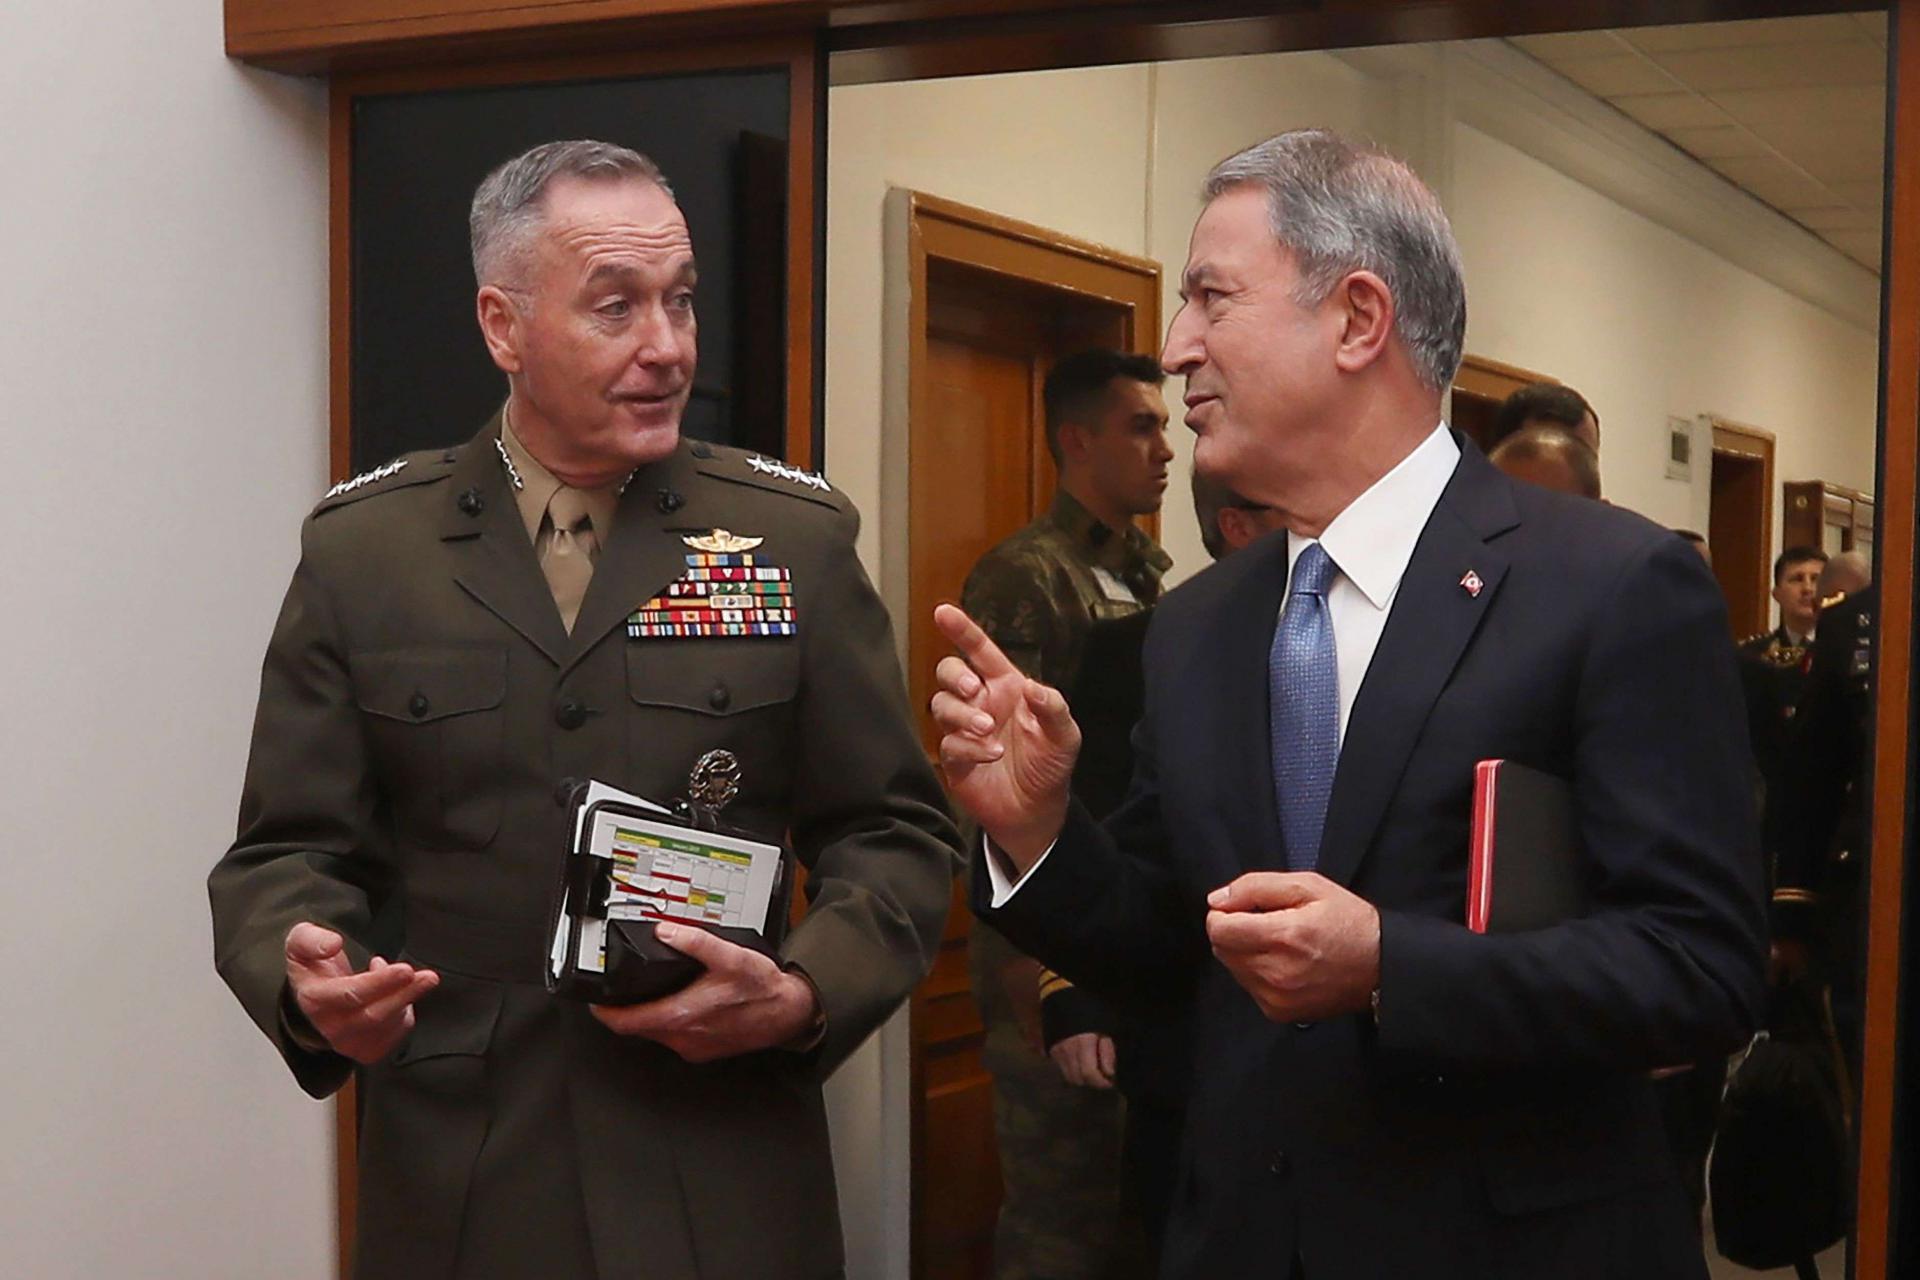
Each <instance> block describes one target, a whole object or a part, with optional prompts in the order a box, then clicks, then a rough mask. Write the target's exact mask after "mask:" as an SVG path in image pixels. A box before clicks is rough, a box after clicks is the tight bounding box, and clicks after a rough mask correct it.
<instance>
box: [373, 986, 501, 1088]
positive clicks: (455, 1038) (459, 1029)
mask: <svg viewBox="0 0 1920 1280" xmlns="http://www.w3.org/2000/svg"><path fill="white" fill-rule="evenodd" d="M505 995H506V988H505V987H504V986H502V985H501V984H500V983H497V982H482V981H479V980H477V979H463V978H460V977H457V976H454V975H450V974H444V973H443V974H441V975H440V986H439V987H438V988H436V989H435V990H434V991H433V992H431V993H430V994H428V996H427V997H426V998H425V999H423V1000H421V1001H420V1003H418V1004H416V1005H415V1006H414V1018H415V1022H414V1024H413V1030H412V1031H409V1032H408V1033H407V1038H406V1039H404V1040H402V1041H401V1042H400V1047H399V1048H398V1049H395V1050H394V1051H393V1057H392V1058H390V1059H388V1061H389V1062H390V1063H391V1064H392V1065H393V1066H396V1067H403V1066H405V1065H407V1064H408V1063H409V1062H424V1061H425V1060H427V1059H429V1058H447V1057H470V1058H477V1057H484V1056H485V1055H486V1052H487V1046H488V1045H489V1044H491V1043H492V1042H493V1028H494V1024H495V1023H496V1022H498V1021H499V1020H500V1002H501V1001H502V1000H503V999H504V998H505Z"/></svg>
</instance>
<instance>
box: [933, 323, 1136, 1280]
mask: <svg viewBox="0 0 1920 1280" xmlns="http://www.w3.org/2000/svg"><path fill="white" fill-rule="evenodd" d="M1163 376H1164V375H1163V374H1162V373H1161V370H1160V367H1159V365H1158V364H1157V363H1155V362H1154V361H1153V360H1152V359H1151V358H1149V357H1146V356H1128V355H1122V354H1121V353H1119V352H1114V351H1087V352H1082V353H1080V354H1078V355H1075V356H1070V357H1068V358H1067V359H1065V360H1062V361H1061V362H1060V363H1059V364H1058V365H1056V366H1055V367H1054V369H1053V371H1052V373H1051V374H1050V375H1049V376H1048V378H1047V382H1046V388H1045V402H1046V428H1047V444H1048V447H1049V449H1050V450H1051V452H1052V454H1053V457H1054V461H1055V463H1056V464H1057V465H1058V468H1059V479H1060V484H1059V489H1058V492H1057V494H1056V496H1055V498H1054V502H1053V506H1052V509H1051V510H1049V511H1048V512H1047V513H1046V514H1045V515H1043V516H1041V517H1040V518H1039V519H1038V520H1035V521H1034V522H1033V523H1032V524H1030V525H1028V526H1026V527H1025V528H1023V529H1021V530H1019V531H1018V532H1017V533H1015V534H1013V535H1012V536H1011V537H1009V538H1007V539H1006V540H1005V541H1004V542H1002V543H1000V544H999V545H998V546H996V547H994V548H993V549H992V550H991V551H989V552H988V553H987V554H986V555H985V556H983V557H981V559H980V562H979V563H978V564H977V565H975V566H974V569H973V572H972V573H971V574H970V575H968V577H967V582H966V588H965V591H964V593H963V595H962V597H961V607H962V608H964V609H965V610H966V611H967V612H968V614H970V615H971V616H972V617H974V618H976V619H978V620H979V622H980V625H981V626H982V627H983V628H985V629H986V631H987V634H988V635H990V636H992V637H993V638H994V640H995V642H996V643H998V644H999V645H1000V646H1001V648H1002V649H1004V650H1005V651H1006V653H1007V655H1008V657H1010V658H1011V659H1012V660H1013V661H1014V662H1015V663H1017V664H1018V665H1019V666H1020V668H1021V669H1022V670H1023V671H1025V672H1026V673H1027V674H1029V675H1031V676H1033V677H1035V678H1036V679H1039V680H1043V681H1045V682H1046V683H1048V684H1050V685H1052V686H1053V687H1055V688H1058V689H1066V688H1071V687H1072V686H1073V680H1074V676H1075V674H1076V672H1077V670H1078V667H1079V663H1080V654H1081V650H1082V648H1083V646H1084V645H1085V643H1086V637H1087V632H1088V631H1089V630H1090V629H1091V628H1092V627H1093V625H1094V624H1095V623H1096V622H1100V621H1104V620H1107V619H1111V618H1121V617H1125V616H1127V615H1128V614H1132V613H1136V612H1138V611H1140V610H1142V609H1145V608H1148V607H1150V606H1151V605H1152V604H1153V602H1154V601H1155V600H1156V599H1157V598H1158V597H1159V594H1160V578H1161V575H1162V574H1163V573H1165V572H1166V570H1167V568H1168V567H1169V566H1170V565H1171V564H1172V561H1170V560H1169V559H1168V558H1167V555H1166V553H1165V552H1164V551H1162V550H1161V549H1160V548H1159V547H1158V546H1157V545H1155V544H1154V542H1153V540H1152V539H1151V538H1149V537H1147V536H1146V535H1145V534H1144V533H1142V532H1141V531H1140V530H1139V529H1137V528H1136V527H1134V524H1133V517H1134V516H1137V515H1145V514H1147V513H1149V512H1153V511H1157V510H1159V508H1160V500H1161V496H1162V494H1163V493H1164V492H1165V490H1166V483H1167V463H1168V462H1169V461H1170V460H1171V459H1172V457H1173V453H1172V450H1170V449H1169V448H1168V447H1167V438H1166V425H1167V410H1166V404H1165V402H1164V401H1163V400H1162V398H1161V395H1160V382H1161V380H1162V377H1163ZM972 938H973V942H972V954H971V963H972V971H973V987H974V993H975V996H976V998H977V999H978V1001H979V1004H980V1010H981V1016H982V1019H983V1020H984V1021H985V1023H986V1025H987V1041H986V1047H985V1052H984V1055H983V1056H984V1058H985V1061H986V1064H987V1069H988V1070H989V1071H990V1072H992V1074H993V1081H994V1127H995V1133H996V1136H997V1137H998V1140H999V1147H1000V1170H1001V1180H1002V1183H1003V1184H1004V1186H1005V1188H1006V1193H1005V1195H1004V1196H1003V1198H1002V1202H1001V1209H1000V1219H999V1222H998V1224H997V1226H996V1230H995V1238H994V1259H995V1271H994V1274H995V1275H996V1277H998V1280H1076V1278H1078V1277H1086V1278H1088V1280H1094V1278H1097V1277H1111V1276H1119V1275H1128V1276H1131V1275H1143V1274H1144V1275H1150V1274H1152V1271H1153V1269H1154V1268H1153V1266H1152V1263H1151V1260H1150V1259H1146V1258H1143V1257H1140V1256H1138V1255H1140V1254H1142V1253H1144V1252H1145V1250H1144V1247H1143V1246H1142V1245H1141V1244H1140V1243H1139V1238H1138V1237H1134V1236H1125V1237H1123V1236H1122V1235H1121V1234H1120V1233H1119V1232H1118V1231H1117V1230H1116V1223H1117V1222H1118V1219H1119V1212H1120V1201H1119V1196H1120V1136H1121V1122H1122V1116H1121V1106H1122V1103H1121V1100H1120V1098H1119V1095H1118V1094H1116V1093H1115V1092H1114V1089H1113V1083H1114V1071H1115V1066H1116V1063H1115V1054H1114V1042H1113V1038H1112V1032H1113V1030H1114V1025H1113V1019H1112V1016H1111V1014H1110V1013H1109V1012H1108V1011H1106V1010H1104V1009H1102V1008H1100V1007H1099V1006H1098V1005H1097V1003H1096V1002H1095V1001H1094V1000H1093V999H1092V997H1090V996H1088V995H1086V994H1085V993H1083V992H1080V991H1078V990H1076V989H1074V988H1073V987H1072V985H1071V984H1069V983H1068V982H1067V981H1066V980H1065V979H1063V978H1061V977H1059V976H1058V975H1056V974H1052V973H1050V972H1047V971H1045V970H1044V969H1042V968H1041V966H1040V965H1039V964H1038V963H1037V962H1036V961H1033V960H1030V959H1028V958H1027V957H1025V956H1022V955H1020V954H1019V953H1018V952H1016V951H1014V950H1013V949H1012V947H1010V946H1009V945H1008V944H1007V942H1006V940H1005V939H1003V938H1001V937H1000V936H999V935H998V934H996V933H994V932H993V930H991V929H990V928H988V927H987V926H985V925H982V924H979V923H976V924H975V925H974V927H973V935H972ZM1043 1050H1044V1052H1043Z"/></svg>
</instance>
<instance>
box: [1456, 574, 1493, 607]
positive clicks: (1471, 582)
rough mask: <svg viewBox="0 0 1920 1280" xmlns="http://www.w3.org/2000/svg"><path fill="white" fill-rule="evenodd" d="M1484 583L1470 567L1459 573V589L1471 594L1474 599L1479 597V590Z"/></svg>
mask: <svg viewBox="0 0 1920 1280" xmlns="http://www.w3.org/2000/svg"><path fill="white" fill-rule="evenodd" d="M1486 585H1487V584H1486V583H1484V582H1482V581H1480V575H1479V574H1477V573H1475V572H1474V571H1473V570H1471V569H1469V570H1467V571H1466V572H1465V573H1463V574H1461V575H1460V589H1461V590H1462V591H1464V592H1466V593H1467V594H1468V595H1470V596H1472V597H1473V598H1474V599H1475V600H1478V599H1479V598H1480V591H1481V589H1482V588H1484V587H1485V586H1486Z"/></svg>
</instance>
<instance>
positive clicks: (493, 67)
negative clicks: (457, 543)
mask: <svg viewBox="0 0 1920 1280" xmlns="http://www.w3.org/2000/svg"><path fill="white" fill-rule="evenodd" d="M823 63H824V55H823V54H822V52H821V48H820V45H819V42H818V40H817V39H815V38H814V37H812V36H811V35H804V34H803V35H796V36H791V37H786V38H782V39H774V40H752V41H740V42H730V43H712V44H705V45H699V46H688V47H681V48H667V49H654V50H648V51H644V52H641V51H626V50H623V51H616V52H609V53H595V54H584V55H579V54H577V55H572V56H559V57H545V58H523V59H519V60H514V61H501V62H486V63H467V64H457V65H432V66H420V67H401V68H388V69H381V70H374V71H363V72H356V73H346V74H341V75H338V76H335V77H334V79H333V81H332V83H331V85H330V86H329V95H328V143H327V146H328V154H327V197H328V218H327V242H328V262H327V267H328V352H329V364H328V422H329V441H328V452H329V463H330V470H331V472H332V476H333V479H334V480H335V481H336V482H337V481H340V480H343V479H345V478H346V477H347V476H348V474H349V473H350V472H351V470H352V447H353V368H352V355H353V343H352V335H353V329H352V324H353V234H352V232H353V225H352V215H353V104H354V100H355V99H357V98H360V97H363V96H373V95H387V94H404V93H432V92H436V91H440V90H446V89H472V88H483V87H490V86H510V85H532V84H553V83H559V82H563V81H569V80H604V79H611V78H624V77H637V76H654V75H671V74H676V73H698V72H712V71H734V70H751V69H759V68H767V69H773V68H778V69H781V70H784V71H786V73H787V86H788V134H787V146H788V152H787V154H788V157H789V159H788V167H787V308H786V331H787V344H786V346H787V351H786V366H787V367H786V376H787V383H786V401H787V403H786V447H787V460H788V461H789V462H791V463H793V465H795V466H798V467H801V468H803V469H806V470H816V469H818V468H819V467H820V465H821V464H822V463H823V461H824V457H825V450H824V447H823V438H822V431H821V427H822V423H823V420H824V413H823V409H822V405H823V395H824V387H823V377H822V369H823V364H824V343H823V342H822V340H821V334H822V331H823V329H824V327H825V318H826V303H825V293H824V290H822V289H821V288H819V287H818V280H819V278H820V261H821V259H822V257H823V256H824V229H825V225H826V213H825V208H826V206H825V200H826V184H825V181H824V175H825V172H826V151H825V148H826V129H825V124H826V89H825V86H826V81H825V76H824V66H823ZM358 1109H359V1108H358V1090H357V1089H356V1088H355V1081H354V1080H352V1079H349V1080H348V1082H347V1084H346V1086H345V1087H344V1088H342V1089H341V1090H340V1092H339V1093H338V1094H337V1095H336V1096H335V1105H334V1117H333V1137H334V1206H335V1207H334V1212H335V1220H336V1221H335V1231H336V1236H335V1239H336V1246H337V1248H338V1250H339V1255H338V1263H339V1269H340V1274H341V1275H342V1276H345V1275H346V1274H347V1270H348V1268H349V1266H350V1265H351V1260H352V1258H353V1232H354V1221H355V1213H356V1209H357V1207H358V1203H359V1187H358V1173H357V1161H358V1156H359V1122H358Z"/></svg>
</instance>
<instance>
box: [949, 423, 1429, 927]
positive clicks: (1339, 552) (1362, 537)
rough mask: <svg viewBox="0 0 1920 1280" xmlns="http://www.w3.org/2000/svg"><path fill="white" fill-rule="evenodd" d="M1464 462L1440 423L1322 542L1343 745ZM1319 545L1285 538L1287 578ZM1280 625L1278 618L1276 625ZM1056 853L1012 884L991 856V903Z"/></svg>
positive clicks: (1283, 605) (1337, 520)
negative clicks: (1420, 547) (1419, 555)
mask: <svg viewBox="0 0 1920 1280" xmlns="http://www.w3.org/2000/svg"><path fill="white" fill-rule="evenodd" d="M1459 463H1460V446H1459V445H1457V444H1455V443H1454V441H1453V434H1452V432H1450V431H1448V430H1447V424H1446V423H1444V422H1442V423H1440V424H1439V425H1438V426H1436V427H1435V428H1434V429H1433V433H1432V434H1431V435H1429V436H1428V437H1427V438H1426V439H1425V440H1423V441H1421V442H1420V444H1419V446H1418V447H1417V448H1415V449H1414V451H1413V452H1412V453H1409V454H1408V455H1407V456H1406V457H1404V458H1402V459H1401V460H1400V461H1399V463H1398V464H1397V465H1395V467H1394V468H1393V470H1391V471H1389V472H1387V474H1385V475H1384V476H1381V477H1380V478H1379V479H1378V480H1376V481H1374V482H1373V484H1372V485H1371V486H1369V487H1368V489H1367V491H1366V492H1365V493H1362V494H1361V495H1360V496H1359V497H1357V498H1355V499H1354V500H1353V501H1352V502H1349V503H1348V504H1347V505H1346V506H1345V507H1344V508H1343V509H1342V510H1341V512H1340V514H1339V515H1337V516H1335V517H1334V518H1333V522H1332V523H1331V524H1329V525H1328V526H1327V527H1326V528H1325V529H1324V530H1322V531H1321V534H1320V537H1319V539H1318V541H1319V543H1320V545H1321V546H1323V547H1325V548H1326V551H1327V557H1328V559H1330V560H1332V561H1333V564H1334V568H1335V569H1336V570H1338V572H1337V573H1335V574H1334V576H1333V580H1332V582H1331V583H1330V584H1329V586H1328V587H1327V612H1328V614H1329V615H1330V616H1331V618H1332V621H1333V646H1334V655H1335V659H1336V661H1337V663H1338V665H1339V669H1340V741H1341V742H1342V743H1344V742H1346V740H1347V717H1348V716H1350V715H1351V714H1352V713H1353V700H1354V698H1356V697H1357V696H1359V693H1360V683H1361V681H1363V680H1365V679H1366V676H1367V668H1368V667H1369V666H1371V665H1372V664H1373V651H1374V650H1375V649H1377V648H1379V647H1380V634H1381V633H1382V632H1383V631H1385V630H1386V629H1387V614H1388V613H1389V612H1390V611H1391V610H1392V608H1393V598H1394V597H1395V596H1396V595H1398V594H1399V593H1400V579H1401V578H1403V577H1404V576H1406V572H1407V565H1408V563H1409V562H1411V561H1412V559H1413V548H1414V544H1416V543H1417V542H1419V541H1420V535H1421V533H1422V532H1424V531H1425V530H1426V527H1427V521H1428V520H1429V519H1431V518H1432V517H1433V509H1434V507H1435V506H1437V505H1438V504H1439V502H1440V494H1441V493H1442V491H1444V490H1445V489H1446V487H1447V482H1448V481H1449V480H1451V479H1452V478H1453V471H1454V468H1455V467H1456V466H1458V465H1459ZM1314 541H1315V539H1312V538H1303V537H1301V536H1300V535H1299V534H1297V533H1292V532H1289V533H1288V534H1287V574H1288V576H1289V577H1291V576H1292V574H1293V566H1294V565H1295V564H1296V563H1297V562H1298V561H1299V559H1300V553H1301V552H1302V551H1305V550H1306V549H1307V548H1308V547H1309V546H1311V545H1312V544H1313V543H1314ZM1280 607H1281V609H1283V610H1284V609H1285V608H1286V607H1287V598H1286V596H1285V594H1282V595H1281V597H1280ZM1279 623H1280V620H1279V618H1278V617H1275V619H1274V625H1275V626H1276V627H1277V626H1278V625H1279ZM1052 852H1053V850H1052V849H1051V848H1049V849H1048V850H1047V853H1043V854H1041V855H1040V857H1039V859H1038V860H1037V861H1036V862H1035V863H1034V864H1033V866H1031V867H1029V868H1028V869H1027V873H1026V875H1023V876H1021V877H1020V879H1019V881H1018V883H1011V884H1010V883H1008V880H1007V876H1006V872H1004V871H1003V870H1001V867H1000V859H999V858H997V857H988V858H987V860H986V862H987V878H988V882H989V884H990V885H991V886H992V888H993V899H992V905H993V906H995V907H1000V906H1003V905H1005V903H1006V901H1007V900H1008V899H1009V898H1011V897H1013V895H1014V894H1015V893H1016V892H1017V891H1018V890H1019V888H1020V886H1021V885H1023V884H1025V883H1026V882H1027V876H1030V875H1032V874H1033V873H1034V872H1035V871H1037V870H1039V869H1040V864H1041V863H1042V862H1045V861H1046V860H1047V854H1050V853H1052Z"/></svg>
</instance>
